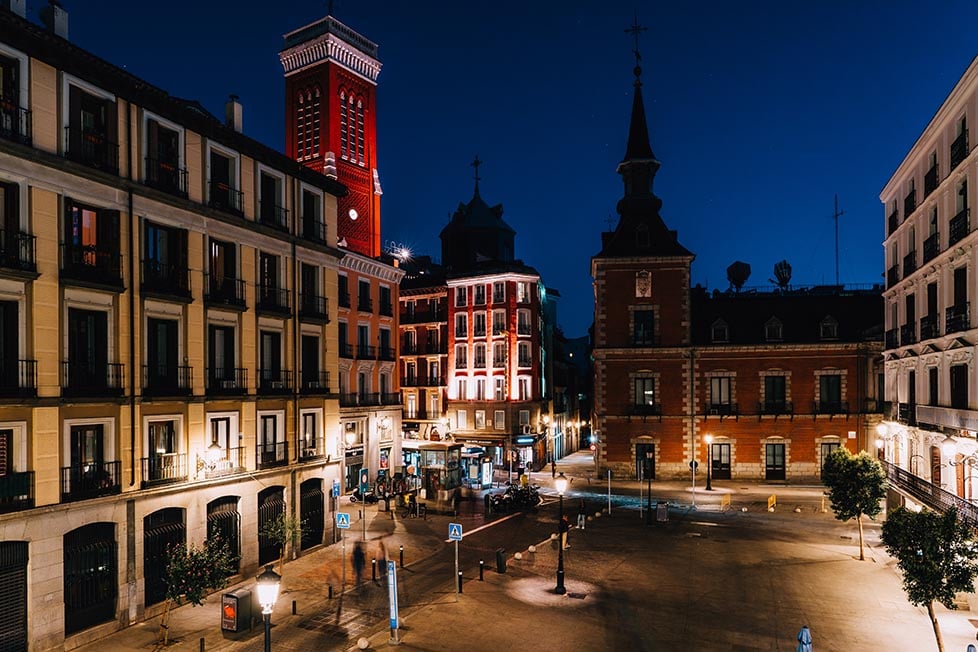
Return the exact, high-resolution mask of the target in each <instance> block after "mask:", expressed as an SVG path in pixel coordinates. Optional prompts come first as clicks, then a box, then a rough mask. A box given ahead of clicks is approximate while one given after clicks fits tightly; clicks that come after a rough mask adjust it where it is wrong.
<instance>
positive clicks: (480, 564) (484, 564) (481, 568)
mask: <svg viewBox="0 0 978 652" xmlns="http://www.w3.org/2000/svg"><path fill="white" fill-rule="evenodd" d="M485 569H486V562H484V561H482V560H481V559H480V560H479V581H480V582H483V581H485V580H483V579H482V573H483V571H485Z"/></svg>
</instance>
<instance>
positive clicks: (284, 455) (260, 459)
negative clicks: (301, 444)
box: [255, 441, 289, 469]
mask: <svg viewBox="0 0 978 652" xmlns="http://www.w3.org/2000/svg"><path fill="white" fill-rule="evenodd" d="M288 462H289V442H287V441H277V442H263V443H260V444H259V445H258V450H256V451H255V466H256V467H257V468H259V469H270V468H272V467H275V466H284V465H286V464H288Z"/></svg>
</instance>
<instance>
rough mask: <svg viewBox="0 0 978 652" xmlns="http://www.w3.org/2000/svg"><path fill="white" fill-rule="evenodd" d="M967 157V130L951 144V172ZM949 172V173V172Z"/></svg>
mask: <svg viewBox="0 0 978 652" xmlns="http://www.w3.org/2000/svg"><path fill="white" fill-rule="evenodd" d="M967 156H968V130H967V129H965V130H964V131H962V132H961V133H960V134H959V135H958V137H957V138H955V139H954V142H952V143H951V170H954V168H956V167H958V165H960V163H961V161H963V160H964V159H965V158H967ZM951 170H949V172H950V171H951Z"/></svg>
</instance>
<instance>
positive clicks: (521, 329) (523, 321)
mask: <svg viewBox="0 0 978 652" xmlns="http://www.w3.org/2000/svg"><path fill="white" fill-rule="evenodd" d="M530 333H531V325H530V311H529V310H523V309H520V310H517V311H516V334H517V335H529V334H530Z"/></svg>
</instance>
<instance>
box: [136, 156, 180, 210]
mask: <svg viewBox="0 0 978 652" xmlns="http://www.w3.org/2000/svg"><path fill="white" fill-rule="evenodd" d="M143 183H144V184H146V185H147V186H149V187H150V188H156V189H157V190H162V191H163V192H165V193H169V194H171V195H176V196H177V197H183V198H185V199H186V197H187V169H186V168H181V167H179V166H178V165H177V164H176V163H172V162H169V161H161V160H159V159H155V158H151V157H149V156H147V157H146V178H145V179H143Z"/></svg>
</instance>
